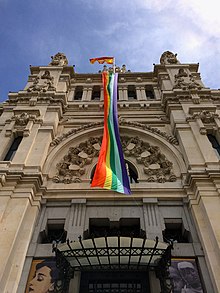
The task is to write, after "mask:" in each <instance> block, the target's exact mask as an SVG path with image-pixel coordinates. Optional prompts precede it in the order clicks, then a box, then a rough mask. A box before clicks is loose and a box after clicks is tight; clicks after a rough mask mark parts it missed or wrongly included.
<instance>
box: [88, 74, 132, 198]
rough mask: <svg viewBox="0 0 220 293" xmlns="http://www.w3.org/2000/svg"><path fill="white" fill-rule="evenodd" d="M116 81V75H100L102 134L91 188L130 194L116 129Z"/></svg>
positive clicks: (117, 128)
mask: <svg viewBox="0 0 220 293" xmlns="http://www.w3.org/2000/svg"><path fill="white" fill-rule="evenodd" d="M117 79H118V74H117V73H112V72H110V73H109V72H103V73H102V82H103V87H104V134H103V139H102V145H101V149H100V153H99V159H98V163H97V166H96V170H95V174H94V177H93V180H92V184H91V187H101V188H106V189H111V190H114V191H117V192H120V193H125V194H131V190H130V186H129V179H128V174H127V170H126V166H125V161H124V157H123V152H122V146H121V141H120V135H119V127H118V113H117Z"/></svg>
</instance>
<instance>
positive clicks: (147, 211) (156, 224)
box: [143, 198, 163, 241]
mask: <svg viewBox="0 0 220 293" xmlns="http://www.w3.org/2000/svg"><path fill="white" fill-rule="evenodd" d="M143 209H144V222H145V231H146V236H147V238H148V239H153V240H155V238H156V237H158V238H159V241H163V235H162V226H161V218H160V212H159V209H158V205H157V198H143Z"/></svg>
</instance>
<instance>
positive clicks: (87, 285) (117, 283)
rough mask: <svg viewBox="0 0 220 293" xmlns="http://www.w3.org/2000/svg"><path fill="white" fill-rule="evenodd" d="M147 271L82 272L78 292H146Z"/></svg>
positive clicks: (147, 285)
mask: <svg viewBox="0 0 220 293" xmlns="http://www.w3.org/2000/svg"><path fill="white" fill-rule="evenodd" d="M148 292H150V290H149V281H148V272H147V271H144V272H143V271H104V272H100V271H93V272H82V273H81V282H80V293H148Z"/></svg>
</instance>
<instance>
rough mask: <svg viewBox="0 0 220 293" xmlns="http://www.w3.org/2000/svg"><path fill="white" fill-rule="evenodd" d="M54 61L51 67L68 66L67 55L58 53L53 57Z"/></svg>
mask: <svg viewBox="0 0 220 293" xmlns="http://www.w3.org/2000/svg"><path fill="white" fill-rule="evenodd" d="M51 59H52V61H51V62H50V64H49V65H50V66H66V65H68V60H67V58H66V56H65V54H63V53H60V52H58V53H57V54H56V55H54V56H51Z"/></svg>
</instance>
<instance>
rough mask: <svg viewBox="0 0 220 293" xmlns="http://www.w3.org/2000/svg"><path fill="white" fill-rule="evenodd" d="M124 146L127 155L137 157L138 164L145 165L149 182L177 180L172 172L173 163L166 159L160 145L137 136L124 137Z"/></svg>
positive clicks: (144, 168)
mask: <svg viewBox="0 0 220 293" xmlns="http://www.w3.org/2000/svg"><path fill="white" fill-rule="evenodd" d="M122 148H123V151H124V154H125V156H126V157H130V156H132V157H135V158H136V162H137V163H138V164H142V165H144V167H143V170H144V173H145V174H146V176H147V181H148V182H159V183H164V182H167V181H170V182H173V181H176V180H177V178H176V176H175V175H174V174H173V172H172V166H173V163H172V162H170V161H168V160H167V159H166V157H165V155H164V154H162V153H161V151H160V148H159V147H158V146H152V145H150V144H149V143H148V142H144V141H143V140H141V139H140V138H139V137H138V136H136V137H133V138H129V137H122Z"/></svg>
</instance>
